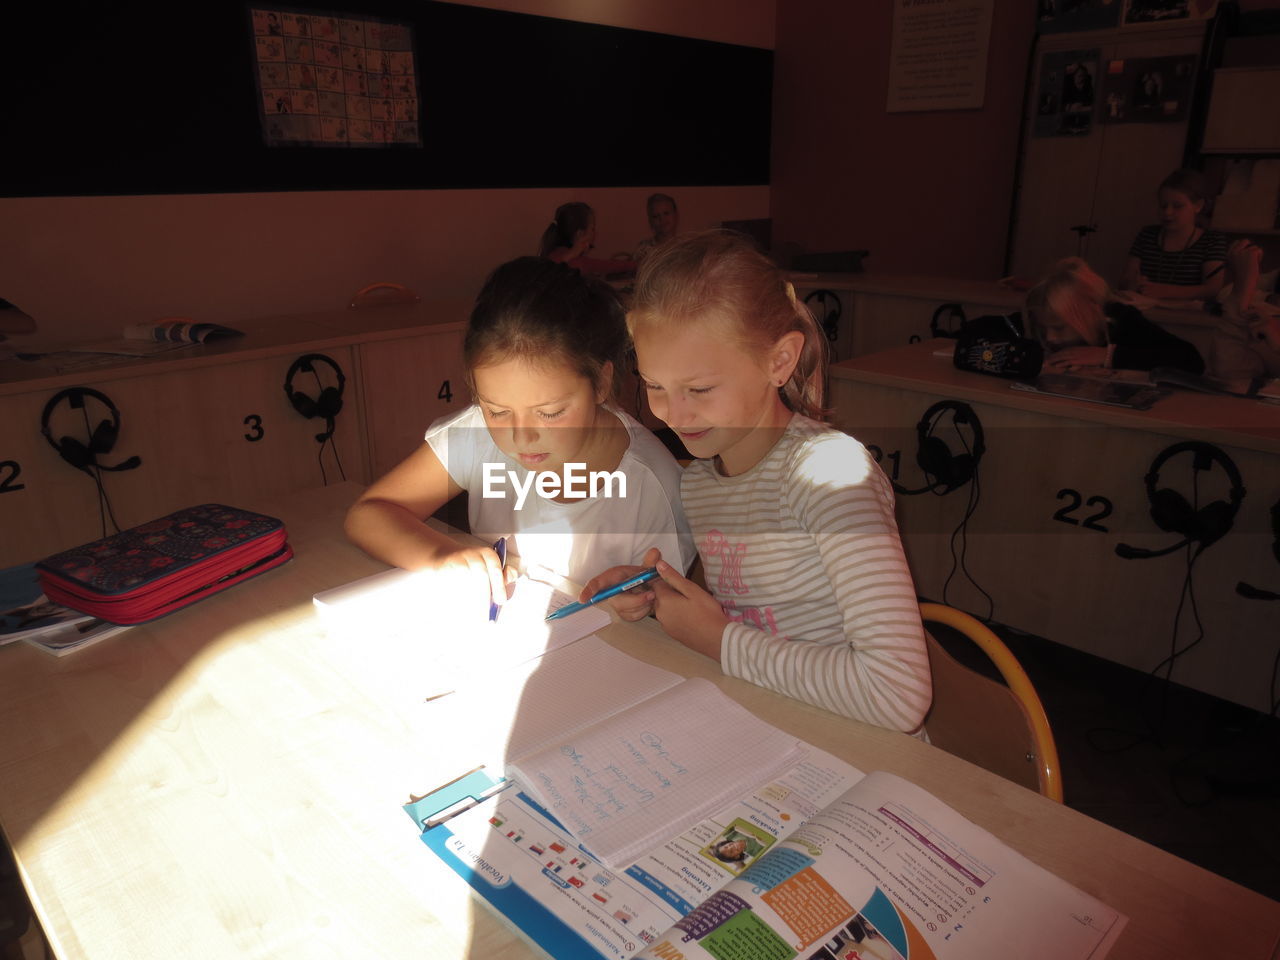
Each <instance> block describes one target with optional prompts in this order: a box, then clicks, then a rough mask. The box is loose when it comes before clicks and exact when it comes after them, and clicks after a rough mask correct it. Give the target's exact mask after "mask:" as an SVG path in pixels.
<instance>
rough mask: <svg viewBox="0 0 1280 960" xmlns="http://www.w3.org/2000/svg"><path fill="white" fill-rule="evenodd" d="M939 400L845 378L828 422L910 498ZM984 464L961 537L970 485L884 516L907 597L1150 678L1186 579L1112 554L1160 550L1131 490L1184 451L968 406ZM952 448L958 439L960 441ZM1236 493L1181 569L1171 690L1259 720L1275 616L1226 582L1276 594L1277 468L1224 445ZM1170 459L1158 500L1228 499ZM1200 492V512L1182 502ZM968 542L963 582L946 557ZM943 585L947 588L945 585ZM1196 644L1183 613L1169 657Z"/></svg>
mask: <svg viewBox="0 0 1280 960" xmlns="http://www.w3.org/2000/svg"><path fill="white" fill-rule="evenodd" d="M942 389H945V388H938V387H934V388H930V387H929V386H927V385H924V384H922V385H921V386H920V388H919V389H907V388H901V387H891V386H884V385H878V384H872V383H866V382H861V381H857V380H851V379H845V378H836V379H833V381H832V402H833V406H834V407H835V410H836V414H835V420H836V424H837V425H838V426H839V427H840V428H841V429H843V430H846V431H847V432H849V433H851V434H853V435H854V436H855V437H857V438H858V439H859V440H861V441H862V442H863V443H865V444H868V445H873V444H874V445H875V446H876V447H878V448H879V449H880V450H881V451H883V456H882V461H881V464H882V467H883V468H884V469H885V471H886V473H888V474H891V475H892V474H894V473H895V472H896V474H897V479H898V481H899V483H900V484H901V485H902V486H904V487H906V488H907V489H917V488H920V487H923V486H925V485H926V483H927V481H926V479H925V477H924V474H923V472H922V470H921V468H920V466H919V464H918V463H917V449H918V446H919V442H918V430H917V424H918V422H919V421H920V419H921V416H922V414H923V413H924V412H925V410H926V409H928V408H929V407H930V406H931V405H932V404H934V403H935V402H937V401H939V400H943V399H948V394H946V393H945V392H941V390H942ZM971 406H972V409H973V410H974V411H975V413H976V414H977V416H978V418H979V420H980V421H981V423H982V426H983V430H984V434H985V444H986V453H985V455H984V456H983V457H982V459H981V461H980V465H979V470H978V477H977V488H976V489H977V491H978V492H979V493H980V495H979V496H978V497H977V500H976V503H974V504H972V514H971V516H970V518H969V520H968V523H967V524H966V525H965V528H966V530H965V535H964V537H963V538H961V536H960V535H959V534H957V533H956V531H957V529H958V528H960V527H961V524H962V522H963V521H964V518H965V514H966V511H967V510H969V509H970V507H971V501H970V496H971V494H972V493H973V492H974V491H975V486H974V483H973V482H972V481H971V482H969V483H966V484H965V485H963V486H961V487H959V488H958V489H956V490H953V491H952V492H950V493H947V494H945V495H937V494H933V493H923V494H918V495H908V494H902V493H899V495H898V518H899V524H900V527H901V530H902V535H903V542H904V546H905V548H906V551H907V557H908V560H909V562H910V564H911V569H912V573H913V575H914V577H915V580H916V588H917V590H918V591H919V592H920V593H921V594H922V595H924V596H927V597H929V598H930V599H934V600H940V601H941V600H944V599H945V600H946V601H948V602H950V603H951V604H952V605H954V606H958V607H961V608H962V609H965V610H969V611H971V612H973V613H975V614H979V615H986V614H987V613H988V609H989V608H988V602H987V600H986V598H985V597H983V595H982V594H981V593H980V592H979V591H978V589H977V588H976V587H975V586H974V583H976V584H978V585H980V586H981V588H982V589H983V590H985V591H986V592H987V593H988V594H990V595H991V597H992V600H993V601H994V618H995V619H996V620H997V621H999V622H1001V623H1005V624H1008V625H1010V626H1013V627H1016V628H1018V629H1021V630H1025V631H1028V632H1031V633H1034V634H1038V635H1040V636H1044V637H1047V638H1049V639H1051V640H1054V641H1057V642H1059V643H1063V644H1066V645H1068V646H1071V647H1074V648H1076V649H1078V650H1083V651H1086V652H1088V653H1092V654H1095V655H1097V656H1101V657H1105V658H1107V659H1109V660H1113V661H1115V662H1118V663H1123V664H1126V665H1128V666H1131V667H1134V668H1135V669H1138V670H1142V671H1149V670H1151V669H1153V668H1154V667H1156V665H1157V664H1159V663H1160V662H1161V661H1162V660H1163V659H1164V658H1165V657H1166V656H1167V655H1168V654H1169V651H1170V649H1171V644H1172V643H1173V637H1174V633H1173V631H1174V618H1175V611H1176V609H1177V607H1178V602H1179V598H1180V596H1181V593H1182V586H1183V582H1184V580H1185V578H1186V573H1187V564H1186V555H1187V552H1186V550H1185V549H1183V550H1178V551H1175V552H1174V553H1172V554H1170V555H1168V556H1164V557H1157V558H1151V559H1124V558H1122V557H1120V556H1117V554H1116V552H1115V548H1116V545H1117V544H1119V543H1125V544H1130V545H1132V546H1136V547H1141V548H1148V549H1159V548H1162V547H1165V546H1168V545H1171V544H1174V543H1177V542H1178V541H1179V540H1180V539H1182V538H1181V536H1179V535H1177V534H1174V533H1169V532H1164V531H1162V530H1160V529H1159V528H1158V527H1157V526H1156V524H1155V523H1154V521H1153V519H1152V516H1151V510H1150V506H1149V504H1148V499H1147V493H1146V486H1145V483H1144V477H1145V475H1146V474H1147V472H1148V470H1149V468H1150V466H1151V463H1152V461H1153V460H1154V459H1155V458H1156V456H1157V455H1158V454H1159V453H1160V451H1162V450H1163V449H1165V448H1166V447H1168V446H1169V445H1171V444H1173V443H1176V442H1179V441H1180V440H1182V439H1183V438H1181V437H1177V436H1171V435H1168V434H1163V433H1159V432H1156V431H1148V430H1140V429H1134V428H1130V427H1125V426H1112V425H1105V424H1099V423H1094V422H1085V421H1081V420H1076V419H1073V418H1072V417H1070V416H1069V415H1062V416H1053V415H1048V414H1045V413H1040V412H1033V411H1027V410H1021V409H1018V408H1017V407H1015V406H1007V405H1003V404H1000V405H997V404H992V403H982V402H973V403H972V404H971ZM933 436H934V437H936V438H939V439H941V440H943V441H945V442H946V444H947V446H948V447H949V448H950V450H951V452H952V453H955V454H962V453H963V452H964V450H965V443H969V444H972V442H973V440H972V436H973V434H972V432H971V431H970V429H969V428H968V427H963V426H962V427H960V428H959V432H957V428H956V427H954V426H953V425H952V420H951V414H950V413H947V414H945V415H944V417H943V419H942V421H941V423H939V424H938V425H937V427H936V428H935V429H934V431H933ZM962 437H963V439H962ZM1223 449H1224V451H1225V452H1226V453H1227V454H1228V455H1229V456H1230V457H1231V459H1232V460H1233V461H1234V462H1235V464H1236V465H1237V467H1238V468H1239V470H1240V472H1241V474H1242V476H1243V479H1244V486H1245V488H1246V490H1247V493H1246V495H1245V497H1244V499H1243V501H1242V503H1241V506H1240V510H1239V512H1238V514H1237V515H1236V517H1235V520H1234V523H1233V524H1232V526H1231V529H1230V531H1229V532H1228V533H1227V535H1226V536H1224V537H1223V538H1222V539H1221V540H1219V541H1218V542H1217V543H1215V544H1213V545H1212V546H1210V547H1209V548H1208V549H1206V550H1205V551H1204V553H1203V555H1202V556H1201V557H1200V558H1199V560H1198V561H1197V562H1196V564H1195V567H1194V590H1195V599H1196V602H1197V606H1198V609H1199V613H1200V618H1201V621H1202V622H1203V624H1204V628H1205V637H1204V639H1203V641H1201V642H1200V643H1199V644H1197V645H1196V646H1195V647H1194V648H1193V649H1190V650H1189V651H1188V652H1186V653H1185V654H1184V655H1181V656H1180V657H1179V658H1178V659H1177V661H1176V664H1175V667H1174V670H1173V679H1174V680H1176V681H1177V682H1180V683H1183V684H1186V685H1188V686H1191V687H1195V688H1196V689H1199V690H1203V691H1205V692H1207V693H1211V694H1214V695H1216V696H1220V697H1224V698H1226V699H1229V700H1233V701H1235V702H1237V703H1241V704H1244V705H1246V706H1249V707H1252V708H1254V709H1256V710H1261V711H1266V710H1269V709H1270V696H1271V694H1270V676H1271V668H1272V663H1273V660H1274V657H1275V656H1276V645H1277V643H1280V636H1278V635H1277V631H1276V629H1275V615H1276V612H1277V611H1276V605H1275V604H1273V603H1267V602H1263V601H1257V600H1249V599H1245V598H1243V597H1241V596H1239V595H1238V594H1237V593H1236V592H1235V587H1236V584H1237V582H1239V581H1245V582H1247V583H1251V584H1253V585H1255V586H1258V587H1261V588H1264V589H1270V590H1280V564H1277V563H1276V561H1275V559H1274V558H1273V556H1272V543H1273V537H1272V535H1271V532H1270V518H1269V511H1270V508H1271V505H1272V504H1274V503H1276V501H1277V500H1278V499H1280V457H1278V456H1277V455H1276V454H1273V453H1269V452H1262V451H1257V450H1251V449H1242V448H1239V447H1231V446H1224V447H1223ZM1191 463H1192V457H1191V455H1189V454H1182V455H1179V456H1178V457H1175V458H1174V459H1173V460H1171V461H1170V462H1169V463H1168V464H1167V465H1166V466H1165V468H1164V469H1162V470H1161V472H1160V475H1159V478H1158V486H1159V487H1169V488H1172V489H1174V490H1177V491H1179V492H1180V493H1181V494H1182V495H1183V496H1184V497H1185V498H1186V499H1187V500H1188V501H1189V502H1192V503H1195V502H1198V503H1199V504H1200V505H1202V506H1203V505H1204V504H1206V503H1209V502H1210V501H1213V500H1219V499H1223V500H1225V499H1228V498H1229V492H1230V483H1229V482H1228V480H1227V479H1226V476H1225V474H1224V472H1223V470H1222V468H1221V467H1217V466H1214V467H1213V468H1212V469H1211V470H1210V471H1208V472H1202V473H1200V474H1199V475H1198V481H1197V479H1196V478H1193V472H1194V471H1193V470H1192V467H1191ZM1197 482H1198V497H1199V499H1198V501H1196V499H1195V497H1196V495H1197V491H1196V488H1195V484H1196V483H1197ZM953 536H954V549H955V551H956V553H957V555H958V553H959V551H960V549H961V547H962V546H964V545H966V544H967V549H966V550H965V554H964V560H965V567H966V568H967V570H968V572H969V574H971V577H969V576H966V574H965V571H964V570H963V569H956V570H955V573H954V574H953V573H952V571H953V568H954V567H956V566H957V563H956V560H955V559H953ZM948 577H950V583H949V585H948V584H947V581H948ZM1196 635H1197V630H1196V629H1195V626H1194V623H1193V618H1192V616H1191V612H1190V608H1189V606H1188V608H1187V609H1185V610H1184V613H1183V617H1182V623H1181V627H1180V629H1179V631H1178V634H1177V637H1178V640H1177V646H1178V648H1179V649H1181V648H1182V647H1184V646H1186V645H1188V644H1189V643H1190V642H1191V641H1192V640H1193V639H1194V638H1195V636H1196Z"/></svg>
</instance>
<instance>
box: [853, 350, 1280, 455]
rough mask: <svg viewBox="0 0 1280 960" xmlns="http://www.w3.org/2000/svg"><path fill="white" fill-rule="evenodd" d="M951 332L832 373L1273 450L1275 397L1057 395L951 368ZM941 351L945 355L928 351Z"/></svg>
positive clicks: (1279, 434) (1278, 414)
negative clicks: (1128, 403)
mask: <svg viewBox="0 0 1280 960" xmlns="http://www.w3.org/2000/svg"><path fill="white" fill-rule="evenodd" d="M954 346H955V341H954V340H927V341H925V342H923V343H913V344H910V345H908V346H905V347H895V348H893V349H890V350H885V351H883V352H881V353H875V354H871V355H869V356H864V357H855V358H854V359H852V360H845V361H843V362H842V363H837V364H833V365H832V367H831V376H832V377H833V378H835V379H842V380H851V381H857V382H862V383H873V384H877V385H879V386H887V387H900V388H904V389H909V390H921V391H924V392H931V393H943V394H946V395H947V396H949V397H954V398H956V399H959V400H967V401H969V402H976V403H991V404H996V405H998V406H1003V407H1012V408H1015V409H1018V410H1028V411H1033V412H1035V413H1042V414H1048V415H1050V416H1056V417H1063V418H1066V419H1071V420H1080V421H1083V422H1087V423H1100V424H1105V425H1107V426H1113V427H1129V428H1132V429H1136V430H1149V431H1152V432H1154V433H1160V434H1166V435H1168V436H1172V437H1178V438H1182V439H1187V440H1202V441H1205V442H1207V443H1217V444H1224V445H1227V446H1234V447H1242V448H1244V449H1247V450H1258V451H1261V452H1264V453H1280V404H1273V403H1265V402H1263V401H1260V400H1246V399H1244V398H1241V397H1227V396H1215V395H1212V394H1206V393H1196V392H1194V391H1190V390H1176V391H1174V392H1172V393H1171V394H1170V395H1169V396H1167V397H1164V398H1162V399H1160V400H1158V401H1157V402H1156V403H1155V405H1154V406H1153V407H1152V408H1151V409H1150V410H1130V409H1127V408H1125V407H1110V406H1107V405H1105V404H1101V403H1087V402H1085V401H1082V400H1071V399H1066V398H1063V397H1047V396H1040V395H1037V394H1034V393H1027V392H1024V391H1019V390H1014V389H1012V388H1011V387H1010V381H1008V380H1002V379H1000V378H999V377H989V376H986V375H984V374H979V373H969V372H968V371H964V370H957V369H956V368H955V366H954V364H952V362H951V349H952V347H954ZM941 350H945V351H947V355H946V356H945V357H937V356H934V352H935V351H941Z"/></svg>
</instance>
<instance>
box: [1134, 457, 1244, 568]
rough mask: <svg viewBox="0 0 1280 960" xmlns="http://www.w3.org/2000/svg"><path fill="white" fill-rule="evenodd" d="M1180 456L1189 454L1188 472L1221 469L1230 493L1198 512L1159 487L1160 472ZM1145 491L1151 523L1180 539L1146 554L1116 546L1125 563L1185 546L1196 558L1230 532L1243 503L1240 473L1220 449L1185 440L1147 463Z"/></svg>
mask: <svg viewBox="0 0 1280 960" xmlns="http://www.w3.org/2000/svg"><path fill="white" fill-rule="evenodd" d="M1180 453H1193V454H1195V459H1194V460H1193V461H1192V463H1191V469H1192V470H1195V471H1200V470H1210V469H1212V468H1213V465H1214V464H1215V463H1217V464H1218V465H1219V466H1221V467H1222V469H1223V471H1224V472H1225V473H1226V475H1227V479H1228V480H1229V481H1230V483H1231V492H1230V493H1229V494H1228V499H1226V500H1214V501H1213V502H1212V503H1207V504H1205V505H1204V506H1203V507H1200V508H1199V509H1197V508H1195V507H1193V506H1192V505H1191V504H1190V503H1188V502H1187V498H1186V497H1184V496H1183V495H1182V494H1180V493H1179V492H1178V491H1177V490H1174V489H1173V488H1172V487H1161V486H1159V482H1160V468H1161V467H1163V466H1164V465H1165V464H1166V463H1168V462H1169V460H1170V459H1171V458H1173V457H1176V456H1178V454H1180ZM1144 481H1145V483H1146V487H1147V500H1148V502H1149V503H1150V504H1151V519H1152V520H1153V521H1155V525H1156V526H1157V527H1159V528H1160V529H1161V530H1166V531H1168V532H1169V533H1176V534H1179V535H1180V536H1181V537H1182V539H1181V540H1180V541H1178V542H1177V543H1175V544H1173V546H1170V547H1162V548H1161V549H1159V550H1147V549H1144V548H1142V547H1131V546H1129V545H1128V544H1127V543H1118V544H1116V553H1117V554H1118V555H1119V556H1121V557H1124V558H1125V559H1126V560H1145V559H1148V558H1150V557H1163V556H1164V555H1165V554H1169V553H1173V551H1175V550H1177V549H1178V548H1179V547H1185V546H1186V545H1187V544H1188V543H1198V544H1200V546H1199V547H1198V548H1197V549H1196V555H1197V556H1198V555H1199V554H1200V551H1201V550H1204V549H1205V548H1206V547H1209V546H1212V545H1213V544H1214V543H1216V542H1217V541H1219V540H1221V539H1222V538H1223V537H1224V536H1226V534H1227V531H1228V530H1230V529H1231V524H1232V522H1233V521H1234V520H1235V516H1236V514H1237V513H1238V512H1239V511H1240V501H1242V500H1243V499H1244V495H1245V489H1244V483H1243V482H1242V480H1241V479H1240V471H1239V469H1237V467H1236V465H1235V463H1233V462H1232V460H1231V458H1230V457H1229V456H1227V455H1226V454H1225V453H1224V452H1223V451H1222V450H1221V449H1219V448H1218V447H1215V446H1214V445H1213V444H1211V443H1201V442H1200V441H1199V440H1186V441H1184V442H1182V443H1175V444H1174V445H1173V446H1171V447H1166V448H1165V449H1164V450H1161V451H1160V453H1159V454H1157V456H1156V458H1155V460H1154V461H1152V463H1151V469H1150V470H1148V471H1147V475H1146V477H1145V478H1144Z"/></svg>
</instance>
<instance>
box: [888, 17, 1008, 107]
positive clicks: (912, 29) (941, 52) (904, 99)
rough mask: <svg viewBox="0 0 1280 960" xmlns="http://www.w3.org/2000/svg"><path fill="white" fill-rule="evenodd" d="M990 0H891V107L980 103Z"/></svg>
mask: <svg viewBox="0 0 1280 960" xmlns="http://www.w3.org/2000/svg"><path fill="white" fill-rule="evenodd" d="M991 7H992V0H894V4H893V46H892V48H891V50H890V54H889V99H888V103H887V105H886V107H885V109H886V110H887V111H888V112H890V113H901V112H904V111H909V110H967V109H971V108H975V107H981V106H982V103H983V98H984V96H985V93H986V85H987V44H988V42H989V40H990V38H991Z"/></svg>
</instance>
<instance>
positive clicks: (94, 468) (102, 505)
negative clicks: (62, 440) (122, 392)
mask: <svg viewBox="0 0 1280 960" xmlns="http://www.w3.org/2000/svg"><path fill="white" fill-rule="evenodd" d="M81 404H82V405H81V407H80V415H81V417H83V419H84V428H85V431H86V433H85V436H87V437H88V438H89V443H88V445H86V447H85V449H86V450H89V452H90V460H91V461H92V462H91V463H87V464H85V468H84V472H85V473H87V474H88V475H89V478H90V479H91V480H93V483H94V486H95V487H97V490H98V528H99V529H100V530H101V531H102V536H103V537H104V538H105V537H106V535H107V517H108V516H109V517H111V525H112V526H113V527H115V528H116V533H119V532H120V524H119V523H118V522H117V521H116V514H115V511H114V510H112V509H111V498H110V497H108V496H107V488H106V486H105V485H104V484H103V482H102V470H101V468H99V466H98V463H97V460H98V458H97V455H96V454H94V453H93V451H92V446H93V428H92V427H91V426H90V425H89V405H88V404H87V403H84V402H83V401H81Z"/></svg>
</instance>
